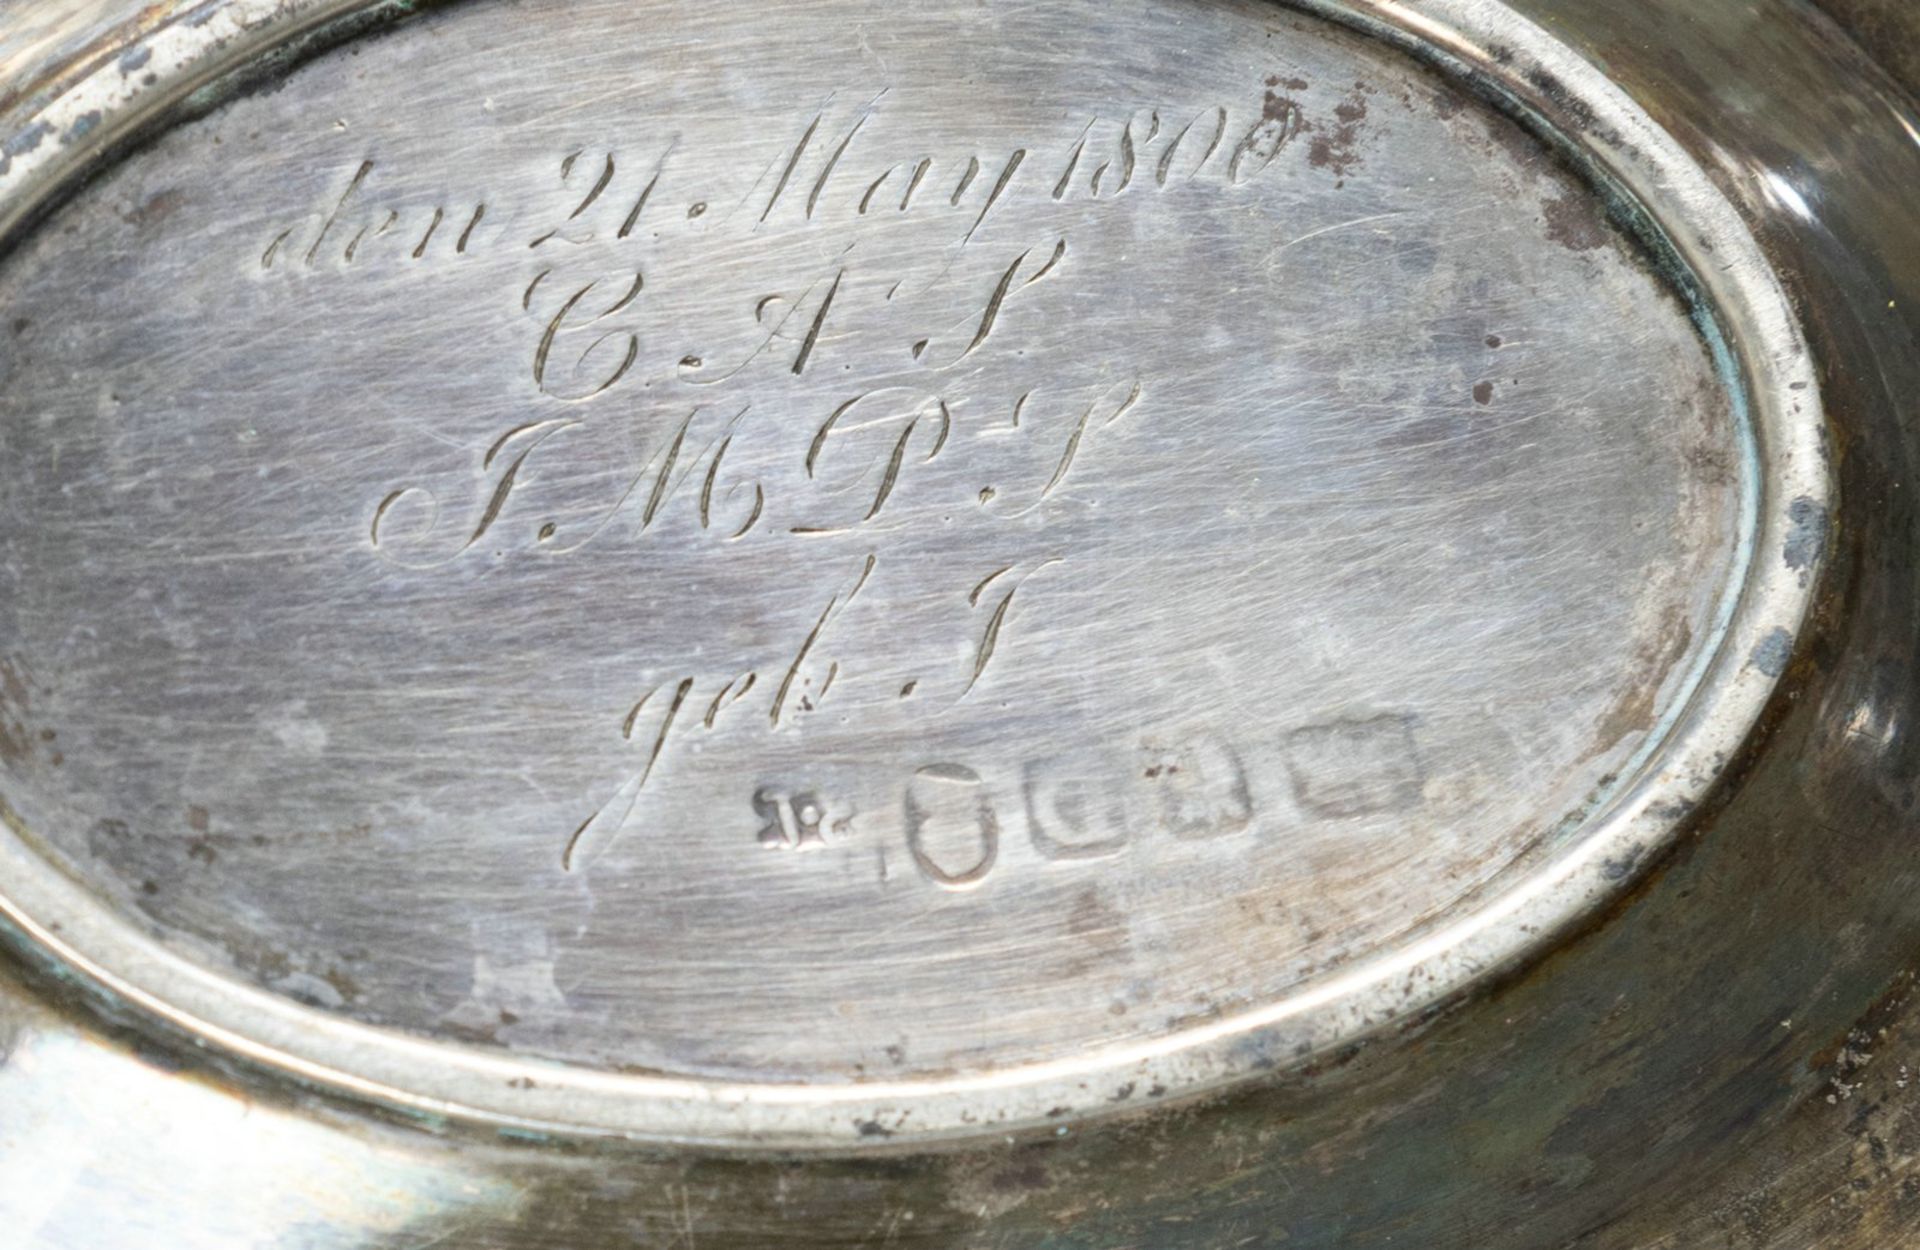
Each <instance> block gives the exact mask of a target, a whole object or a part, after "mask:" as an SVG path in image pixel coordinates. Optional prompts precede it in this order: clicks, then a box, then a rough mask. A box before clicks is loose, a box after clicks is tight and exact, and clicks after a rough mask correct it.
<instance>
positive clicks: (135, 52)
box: [120, 47, 153, 78]
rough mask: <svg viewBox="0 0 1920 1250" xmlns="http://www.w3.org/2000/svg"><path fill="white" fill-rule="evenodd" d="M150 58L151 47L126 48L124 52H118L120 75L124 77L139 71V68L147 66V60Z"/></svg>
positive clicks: (151, 53) (151, 55) (151, 57)
mask: <svg viewBox="0 0 1920 1250" xmlns="http://www.w3.org/2000/svg"><path fill="white" fill-rule="evenodd" d="M152 59H153V49H152V48H144V47H142V48H128V49H127V50H126V51H125V52H123V53H121V54H120V75H121V77H123V78H124V77H126V76H127V75H128V74H137V73H139V72H140V71H141V70H143V69H145V68H146V67H147V62H148V61H151V60H152Z"/></svg>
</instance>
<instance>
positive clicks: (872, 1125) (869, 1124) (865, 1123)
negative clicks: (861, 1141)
mask: <svg viewBox="0 0 1920 1250" xmlns="http://www.w3.org/2000/svg"><path fill="white" fill-rule="evenodd" d="M857 1127H858V1128H859V1130H860V1136H862V1137H892V1136H893V1130H892V1129H890V1128H888V1127H887V1126H886V1125H884V1124H882V1123H880V1121H878V1120H862V1121H861V1122H860V1123H859V1125H857Z"/></svg>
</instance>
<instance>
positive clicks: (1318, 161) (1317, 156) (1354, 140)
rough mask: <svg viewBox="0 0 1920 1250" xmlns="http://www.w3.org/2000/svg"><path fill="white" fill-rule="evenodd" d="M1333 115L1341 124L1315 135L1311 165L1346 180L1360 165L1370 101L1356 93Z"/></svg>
mask: <svg viewBox="0 0 1920 1250" xmlns="http://www.w3.org/2000/svg"><path fill="white" fill-rule="evenodd" d="M1333 116H1334V120H1335V122H1336V123H1337V124H1336V125H1335V126H1334V127H1333V129H1332V130H1322V131H1321V132H1320V133H1318V134H1316V135H1314V137H1313V142H1312V143H1311V144H1309V145H1308V146H1307V164H1309V165H1311V166H1313V167H1314V168H1315V169H1324V170H1326V171H1328V172H1329V173H1331V174H1333V176H1334V177H1336V178H1344V177H1346V176H1347V171H1348V170H1350V169H1352V168H1353V167H1354V166H1355V165H1358V164H1359V163H1360V151H1359V143H1360V127H1361V125H1362V124H1363V123H1364V122H1365V121H1366V120H1367V101H1366V98H1365V97H1364V96H1362V95H1361V94H1360V93H1359V92H1357V91H1356V92H1355V93H1354V94H1353V95H1350V96H1348V97H1347V98H1346V99H1344V100H1342V101H1341V102H1340V103H1338V104H1336V105H1334V107H1333Z"/></svg>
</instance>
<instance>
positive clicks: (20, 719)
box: [0, 660, 33, 764]
mask: <svg viewBox="0 0 1920 1250" xmlns="http://www.w3.org/2000/svg"><path fill="white" fill-rule="evenodd" d="M31 712H32V700H31V696H30V694H29V693H28V690H27V682H26V679H25V678H24V677H23V676H21V674H20V670H19V668H18V667H16V666H15V665H14V664H10V663H8V662H7V661H5V660H0V760H5V761H6V762H7V763H9V764H19V763H22V762H24V761H25V760H26V758H27V752H28V751H29V750H31V749H32V747H33V740H32V735H30V734H29V733H28V732H27V720H28V718H29V715H30V713H31Z"/></svg>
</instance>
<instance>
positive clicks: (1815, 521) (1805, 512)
mask: <svg viewBox="0 0 1920 1250" xmlns="http://www.w3.org/2000/svg"><path fill="white" fill-rule="evenodd" d="M1787 519H1788V520H1789V521H1791V522H1793V529H1792V531H1791V532H1790V533H1788V535H1787V549H1786V559H1787V567H1788V568H1790V569H1793V570H1795V571H1796V572H1800V573H1808V572H1811V571H1812V570H1813V568H1814V566H1815V565H1817V564H1819V563H1820V561H1822V560H1824V559H1825V558H1826V555H1827V537H1828V533H1829V531H1830V529H1831V528H1832V523H1831V521H1830V520H1829V519H1828V517H1827V510H1826V509H1825V508H1824V507H1822V506H1821V504H1820V501H1819V500H1817V499H1813V498H1811V497H1809V496H1805V495H1803V496H1801V497H1800V498H1798V499H1796V500H1794V501H1793V506H1792V507H1790V508H1788V509H1787Z"/></svg>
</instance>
